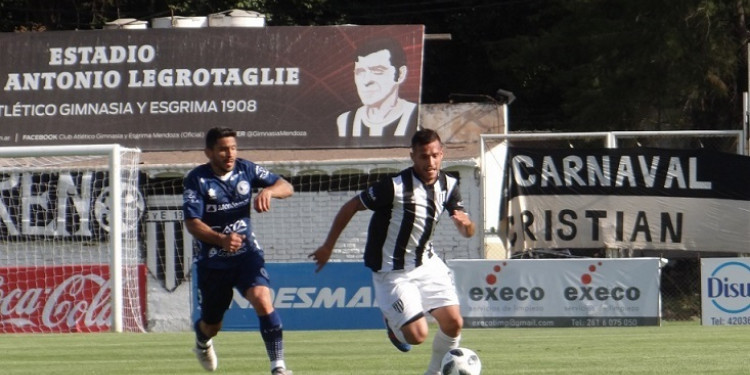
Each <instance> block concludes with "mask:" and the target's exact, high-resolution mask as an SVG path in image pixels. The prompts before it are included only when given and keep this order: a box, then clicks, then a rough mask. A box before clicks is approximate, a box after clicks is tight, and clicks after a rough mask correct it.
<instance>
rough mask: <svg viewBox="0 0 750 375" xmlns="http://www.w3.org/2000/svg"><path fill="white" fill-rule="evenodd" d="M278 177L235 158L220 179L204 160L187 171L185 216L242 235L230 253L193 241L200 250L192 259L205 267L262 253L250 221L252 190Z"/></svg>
mask: <svg viewBox="0 0 750 375" xmlns="http://www.w3.org/2000/svg"><path fill="white" fill-rule="evenodd" d="M278 179H279V176H277V175H276V174H273V173H271V172H269V171H268V170H267V169H265V168H263V167H261V166H260V165H257V164H255V163H253V162H251V161H248V160H244V159H236V161H235V164H234V170H232V174H231V175H230V176H229V177H228V178H226V179H222V178H220V177H219V176H216V174H214V172H213V170H212V169H211V165H210V164H208V163H206V164H203V165H200V166H198V167H196V168H195V169H193V170H192V171H190V172H189V173H188V175H187V176H186V177H185V179H184V180H183V186H184V191H183V206H182V209H183V212H184V217H185V219H192V218H198V219H200V220H201V221H203V222H204V223H205V224H206V225H208V226H209V227H211V228H212V229H213V230H215V231H217V232H220V233H225V234H226V233H230V232H236V233H239V234H244V235H245V243H244V245H243V246H242V247H241V248H240V249H239V250H237V252H234V253H230V252H227V251H225V250H224V249H222V248H221V247H220V246H216V245H213V244H209V243H205V242H203V241H197V242H198V245H199V247H200V253H199V255H198V256H197V257H196V260H195V261H196V262H197V263H201V264H204V265H206V266H208V267H209V268H228V267H230V266H231V265H232V264H233V263H234V262H233V258H234V257H236V256H241V255H242V254H245V253H247V252H248V251H256V252H261V254H262V252H263V250H262V249H261V247H260V245H259V244H258V242H257V241H256V239H255V233H253V227H252V225H251V222H250V209H251V208H252V195H253V189H256V188H261V187H267V186H271V185H273V184H274V183H275V182H276V180H278Z"/></svg>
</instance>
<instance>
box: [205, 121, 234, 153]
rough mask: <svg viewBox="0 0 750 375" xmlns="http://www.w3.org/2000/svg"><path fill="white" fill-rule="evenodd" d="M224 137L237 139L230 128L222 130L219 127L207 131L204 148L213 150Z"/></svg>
mask: <svg viewBox="0 0 750 375" xmlns="http://www.w3.org/2000/svg"><path fill="white" fill-rule="evenodd" d="M226 137H234V138H237V132H236V131H234V130H232V129H230V128H223V127H219V126H217V127H215V128H211V129H209V130H208V133H206V148H210V149H213V148H214V146H215V145H216V142H218V141H219V139H222V138H226Z"/></svg>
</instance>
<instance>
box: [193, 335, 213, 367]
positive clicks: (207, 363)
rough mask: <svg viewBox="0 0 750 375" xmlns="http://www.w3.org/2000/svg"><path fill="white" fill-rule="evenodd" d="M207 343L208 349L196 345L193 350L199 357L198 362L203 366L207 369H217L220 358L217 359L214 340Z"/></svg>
mask: <svg viewBox="0 0 750 375" xmlns="http://www.w3.org/2000/svg"><path fill="white" fill-rule="evenodd" d="M206 345H208V347H207V348H206V349H201V348H198V347H195V348H194V349H193V352H194V353H195V357H196V358H198V362H200V363H201V366H203V368H204V369H206V371H216V367H218V365H219V361H218V359H216V352H215V351H214V345H213V341H212V340H208V342H207V343H206Z"/></svg>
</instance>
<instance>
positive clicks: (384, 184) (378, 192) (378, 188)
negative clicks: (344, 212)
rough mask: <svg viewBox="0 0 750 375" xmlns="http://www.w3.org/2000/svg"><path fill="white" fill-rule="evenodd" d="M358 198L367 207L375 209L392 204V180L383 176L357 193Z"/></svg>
mask: <svg viewBox="0 0 750 375" xmlns="http://www.w3.org/2000/svg"><path fill="white" fill-rule="evenodd" d="M359 200H361V201H362V204H364V205H365V207H367V209H369V210H372V211H375V210H377V209H379V208H385V207H391V206H392V205H393V182H392V181H391V179H390V178H384V179H382V180H380V181H378V182H376V183H374V184H372V185H370V187H368V188H367V189H365V190H363V191H362V192H361V193H359Z"/></svg>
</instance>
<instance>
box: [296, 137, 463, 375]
mask: <svg viewBox="0 0 750 375" xmlns="http://www.w3.org/2000/svg"><path fill="white" fill-rule="evenodd" d="M411 159H412V161H413V166H412V167H410V168H407V169H405V170H403V171H401V172H400V173H399V174H398V175H397V176H395V177H392V178H386V179H383V180H381V181H379V182H377V183H375V184H374V185H372V186H370V187H369V188H368V189H366V190H365V191H363V192H361V193H360V194H358V195H357V196H355V197H353V198H352V199H351V200H349V201H348V202H347V203H345V204H344V205H343V206H342V207H341V209H340V210H339V212H338V213H337V214H336V217H335V218H334V220H333V224H332V225H331V229H330V231H329V232H328V237H327V238H326V240H325V243H323V245H322V246H321V247H319V248H318V249H317V250H315V252H313V253H312V254H310V257H311V258H312V259H313V260H314V261H315V264H316V265H317V269H316V272H317V271H320V270H321V269H322V268H323V266H325V264H326V263H327V262H328V260H329V259H330V257H331V253H332V252H333V248H334V246H335V244H336V241H337V240H338V238H339V236H340V235H341V232H343V230H344V228H346V226H347V224H349V221H351V219H352V217H353V216H354V215H355V214H356V213H357V212H358V211H362V210H365V209H369V210H372V211H374V212H373V215H372V218H371V220H370V226H369V228H368V232H367V245H366V247H365V265H366V266H367V267H369V268H370V269H371V270H372V271H373V274H372V275H373V276H372V277H373V285H374V288H375V298H376V300H377V302H378V305H379V306H380V309H381V311H382V312H383V316H384V317H385V320H386V328H387V330H388V337H389V338H390V339H391V342H392V343H393V344H394V345H395V346H396V348H398V349H399V350H401V351H403V352H407V351H409V350H410V349H411V345H412V344H413V345H417V344H421V343H422V342H424V341H425V339H427V336H428V325H427V319H426V317H425V313H429V314H431V315H432V316H433V317H435V320H436V321H437V323H438V325H439V327H440V331H439V332H438V333H437V334H436V335H435V338H434V341H433V343H432V357H431V359H430V364H429V367H428V369H427V371H426V372H425V374H431V375H432V374H440V361H441V360H442V358H443V356H444V355H445V353H446V352H448V351H449V350H450V349H453V348H456V347H458V345H459V341H460V339H461V328H462V326H463V319H462V318H461V313H460V309H459V305H458V296H457V295H456V288H455V285H454V283H453V277H452V275H451V273H450V270H449V269H448V267H447V266H446V265H445V263H443V261H442V260H441V259H440V258H439V257H438V256H437V254H436V253H435V250H434V249H433V247H432V241H431V237H432V233H433V232H434V230H435V227H436V226H437V222H438V219H439V217H440V214H441V213H443V211H448V212H449V214H450V217H451V219H452V220H453V222H454V224H455V226H456V228H457V229H458V231H459V233H461V235H463V236H464V237H471V236H472V235H474V229H475V225H474V223H473V222H472V221H471V219H470V218H469V215H468V214H467V213H466V212H465V210H464V207H463V202H462V200H461V194H460V192H459V189H458V180H457V179H456V178H455V177H451V176H449V175H447V174H446V173H445V172H444V171H442V170H441V169H440V165H441V163H442V160H443V144H442V142H441V140H440V137H439V136H438V134H437V133H436V132H435V131H433V130H430V129H422V130H419V131H417V132H416V133H415V134H414V136H413V137H412V142H411Z"/></svg>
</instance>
